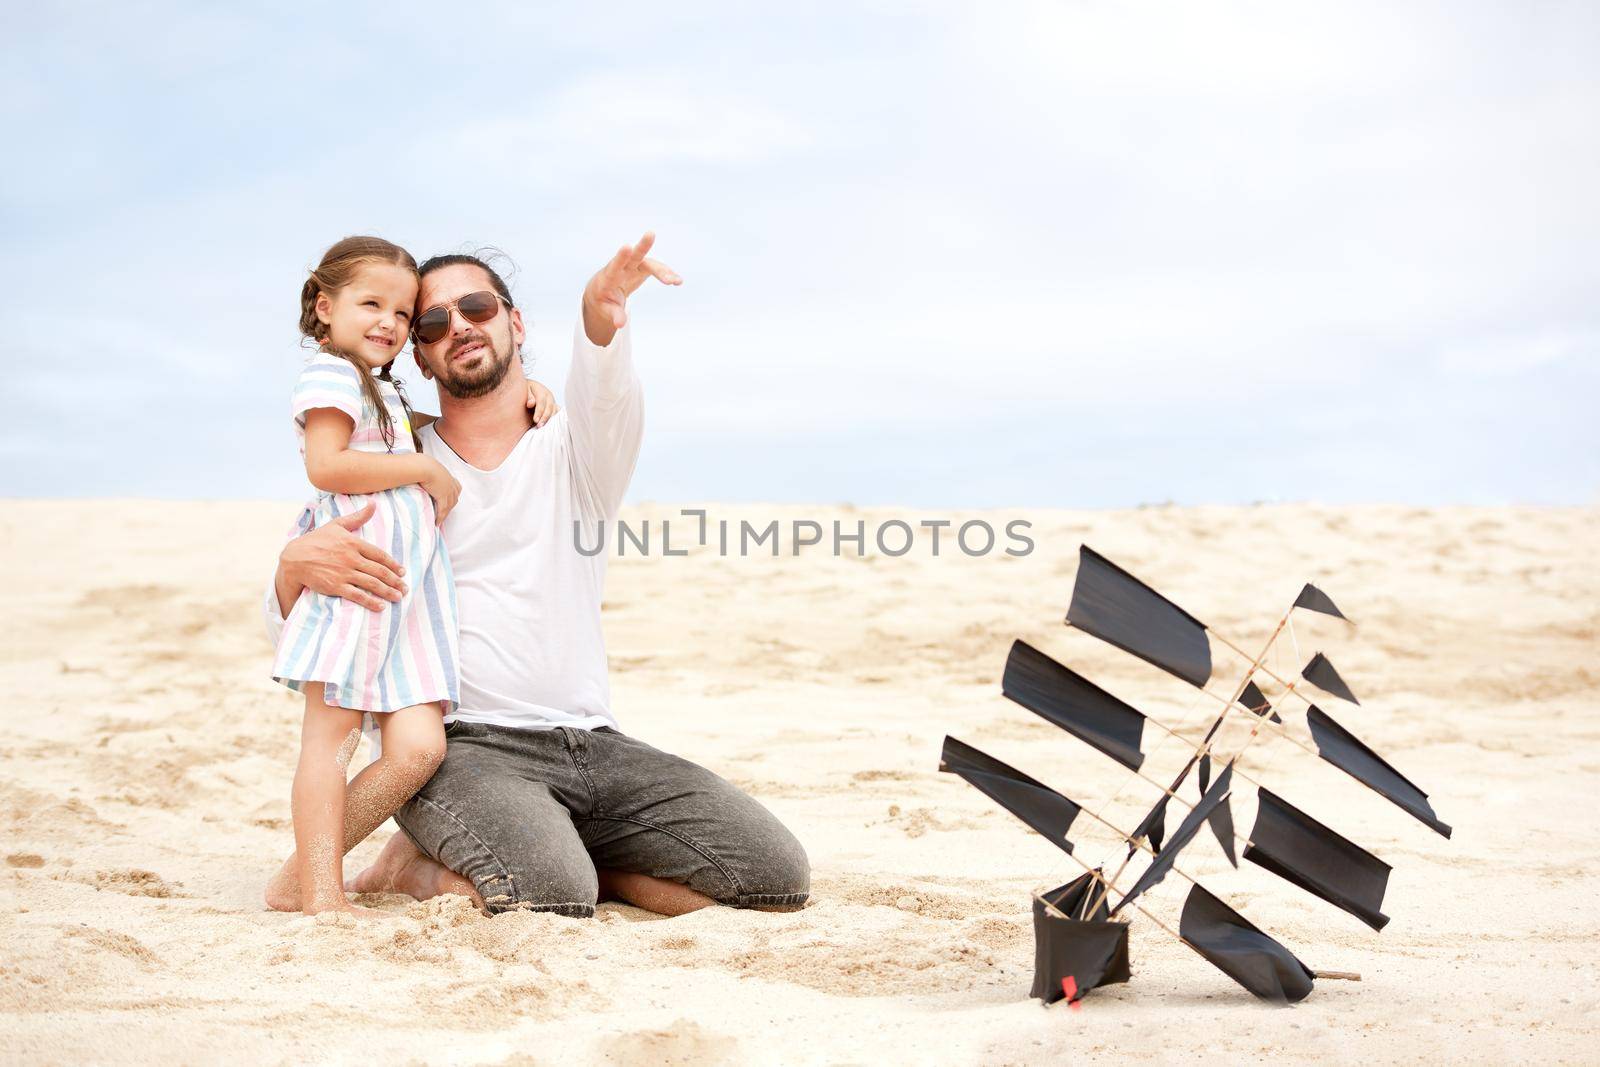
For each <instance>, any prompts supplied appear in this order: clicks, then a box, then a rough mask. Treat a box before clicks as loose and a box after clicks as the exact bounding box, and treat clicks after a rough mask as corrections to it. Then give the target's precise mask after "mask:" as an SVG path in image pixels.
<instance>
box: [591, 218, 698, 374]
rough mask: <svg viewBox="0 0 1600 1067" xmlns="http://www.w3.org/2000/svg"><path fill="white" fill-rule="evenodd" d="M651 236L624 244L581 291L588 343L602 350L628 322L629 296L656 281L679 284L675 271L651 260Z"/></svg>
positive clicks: (665, 283) (681, 281) (681, 282)
mask: <svg viewBox="0 0 1600 1067" xmlns="http://www.w3.org/2000/svg"><path fill="white" fill-rule="evenodd" d="M655 243H656V235H655V234H654V233H646V234H645V235H644V236H643V237H641V238H640V239H639V243H638V244H636V245H623V246H622V247H621V248H619V249H618V250H617V254H616V255H614V256H612V257H611V262H609V263H607V264H606V265H605V266H603V267H601V268H600V270H599V271H598V272H597V273H596V274H595V276H594V277H593V278H590V279H589V284H588V285H587V286H585V287H584V290H583V330H584V332H585V333H586V334H588V335H589V340H590V341H592V342H594V343H595V344H597V345H601V346H602V347H603V346H605V345H608V344H610V343H611V339H612V338H613V337H615V336H616V333H617V331H618V330H620V329H622V327H623V326H625V325H627V322H628V297H630V296H632V295H633V293H634V292H635V291H636V290H637V289H638V288H639V286H641V285H643V284H644V282H645V279H646V278H655V279H656V280H657V281H659V282H660V283H661V284H663V285H682V284H683V279H682V278H680V277H679V276H678V272H677V271H675V270H673V269H672V268H671V267H669V266H667V265H666V264H665V263H662V262H661V261H659V260H655V259H650V258H649V256H648V253H649V251H650V246H651V245H653V244H655Z"/></svg>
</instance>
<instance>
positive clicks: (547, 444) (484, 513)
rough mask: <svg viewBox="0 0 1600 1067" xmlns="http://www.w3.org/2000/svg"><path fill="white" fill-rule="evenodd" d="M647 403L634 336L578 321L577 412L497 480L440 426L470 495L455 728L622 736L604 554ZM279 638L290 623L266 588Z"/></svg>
mask: <svg viewBox="0 0 1600 1067" xmlns="http://www.w3.org/2000/svg"><path fill="white" fill-rule="evenodd" d="M643 435H644V396H643V392H642V390H641V389H640V386H639V378H638V376H637V375H636V374H635V373H634V369H633V353H632V347H631V343H630V340H629V328H628V327H623V328H622V329H621V330H618V331H617V334H616V336H615V337H614V338H613V339H612V341H611V344H609V345H607V346H606V347H605V348H601V347H599V346H597V345H595V344H592V343H591V342H590V341H589V338H588V337H587V336H586V335H585V334H584V332H583V323H582V322H581V321H580V322H579V323H578V327H577V331H576V334H575V336H574V338H573V345H572V370H571V372H570V373H569V374H568V376H567V389H566V397H565V404H564V406H563V408H562V410H561V411H560V412H559V413H558V414H557V415H556V417H555V418H553V419H551V420H550V421H549V422H547V423H545V425H544V426H542V427H538V428H535V429H530V430H529V431H528V432H527V433H525V434H523V435H522V439H521V440H520V441H518V442H517V444H516V447H514V448H513V449H512V450H511V453H510V455H508V456H506V458H505V460H504V461H502V462H501V464H500V465H499V466H498V467H496V468H495V469H494V470H491V471H485V470H479V469H478V468H477V467H474V466H472V465H471V464H469V463H467V461H466V460H464V459H462V458H461V457H460V456H458V455H456V454H455V452H454V451H452V450H451V448H450V446H449V445H447V444H445V442H444V441H443V439H441V438H440V437H439V435H438V434H437V433H435V432H434V429H433V427H432V426H428V427H427V428H425V429H423V430H422V431H421V433H420V435H419V436H420V437H421V439H422V450H423V451H424V452H425V453H427V454H428V455H430V456H432V457H433V458H434V459H436V460H438V461H439V462H440V463H442V464H444V466H445V468H446V469H447V470H449V471H450V473H451V474H453V475H455V477H456V480H458V481H459V482H460V483H461V499H460V501H459V502H458V503H457V504H456V506H455V509H454V510H453V511H451V512H450V515H449V517H448V518H446V519H445V523H444V541H445V544H446V545H447V546H449V549H450V563H451V567H452V569H453V571H454V572H455V585H456V604H457V615H458V617H459V618H460V620H461V641H460V647H461V653H460V655H461V667H460V672H461V705H460V707H458V708H457V709H456V710H455V712H454V714H452V715H450V716H448V717H447V718H446V721H447V722H451V721H455V720H461V721H463V722H480V723H491V724H493V725H497V726H513V727H519V728H522V729H530V730H539V729H551V728H553V727H556V726H574V727H578V728H580V729H594V728H595V727H598V726H616V725H617V721H616V718H615V716H613V715H612V713H611V687H610V684H609V682H608V680H607V678H606V646H605V636H604V634H603V632H602V630H601V627H600V600H601V596H602V594H603V592H604V586H605V573H606V554H605V552H604V551H601V552H597V553H595V554H594V555H584V554H582V553H580V552H579V551H578V549H577V547H576V546H575V544H574V540H573V523H574V521H579V522H581V523H582V540H583V545H584V547H585V548H586V549H587V550H590V551H593V549H594V546H595V539H596V536H597V531H598V527H599V523H600V521H601V520H602V519H604V520H606V524H607V527H608V532H607V537H606V540H607V543H608V544H609V543H610V542H611V540H612V539H613V538H614V534H613V533H612V532H610V529H609V528H610V527H611V526H612V525H613V523H614V520H615V519H616V515H617V510H618V508H620V507H621V505H622V494H623V492H624V491H626V489H627V488H628V481H629V479H631V478H632V477H633V468H634V465H635V463H636V462H637V461H638V458H639V444H640V442H641V440H642V439H643ZM265 613H266V619H267V632H268V634H269V635H270V636H271V637H272V638H273V640H274V642H276V640H277V632H278V630H279V629H280V628H281V627H282V626H283V616H282V614H281V613H280V612H279V610H278V597H277V594H276V592H275V591H274V589H273V583H272V582H271V581H268V583H267V595H266V602H265Z"/></svg>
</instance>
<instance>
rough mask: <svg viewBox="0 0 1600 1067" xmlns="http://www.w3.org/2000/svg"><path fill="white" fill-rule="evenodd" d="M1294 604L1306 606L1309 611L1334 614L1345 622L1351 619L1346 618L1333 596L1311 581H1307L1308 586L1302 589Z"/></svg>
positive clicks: (1301, 606)
mask: <svg viewBox="0 0 1600 1067" xmlns="http://www.w3.org/2000/svg"><path fill="white" fill-rule="evenodd" d="M1294 606H1295V607H1297V608H1305V609H1306V610H1307V611H1320V612H1322V614H1324V615H1332V616H1334V617H1335V618H1339V619H1344V621H1345V622H1349V621H1350V620H1349V619H1348V618H1345V614H1344V612H1342V611H1340V610H1339V608H1338V606H1337V605H1335V604H1334V602H1333V598H1332V597H1330V596H1328V594H1327V593H1324V592H1323V591H1322V590H1320V589H1318V588H1317V587H1316V586H1314V585H1312V584H1311V583H1310V582H1307V583H1306V587H1305V588H1304V589H1302V590H1300V595H1299V596H1298V597H1296V598H1295V602H1294Z"/></svg>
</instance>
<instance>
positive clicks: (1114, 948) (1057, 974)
mask: <svg viewBox="0 0 1600 1067" xmlns="http://www.w3.org/2000/svg"><path fill="white" fill-rule="evenodd" d="M1099 874H1100V872H1099V871H1093V872H1087V873H1085V874H1082V875H1080V876H1079V877H1077V878H1075V879H1073V880H1072V881H1070V882H1068V883H1067V884H1066V885H1062V886H1057V887H1056V888H1054V889H1052V890H1049V891H1048V892H1045V893H1040V894H1039V895H1038V896H1036V897H1034V899H1033V989H1032V991H1031V993H1030V995H1031V996H1033V997H1036V998H1038V999H1039V1000H1042V1001H1044V1002H1045V1003H1046V1004H1053V1003H1055V1002H1056V1001H1058V1000H1061V999H1063V998H1064V997H1067V995H1068V994H1067V993H1066V987H1065V986H1064V985H1063V981H1062V980H1063V979H1071V982H1070V983H1069V985H1070V988H1071V989H1072V990H1073V991H1074V992H1073V995H1072V996H1071V998H1070V999H1072V1000H1078V999H1080V998H1081V997H1082V996H1083V994H1085V993H1087V992H1088V991H1089V990H1091V989H1095V988H1097V987H1099V986H1103V985H1116V984H1118V983H1120V982H1126V981H1127V980H1128V978H1129V974H1130V972H1129V969H1128V924H1127V923H1124V922H1113V921H1112V920H1111V913H1110V909H1108V908H1107V907H1106V901H1105V894H1104V893H1101V892H1098V887H1099V886H1100V881H1099ZM1091 897H1093V898H1095V899H1096V905H1095V909H1094V912H1093V913H1092V914H1091V913H1089V911H1088V907H1089V901H1090V898H1091Z"/></svg>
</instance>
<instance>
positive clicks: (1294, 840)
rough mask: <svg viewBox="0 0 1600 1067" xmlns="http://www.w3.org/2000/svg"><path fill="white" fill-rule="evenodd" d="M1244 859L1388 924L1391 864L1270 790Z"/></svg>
mask: <svg viewBox="0 0 1600 1067" xmlns="http://www.w3.org/2000/svg"><path fill="white" fill-rule="evenodd" d="M1258 796H1259V797H1260V800H1261V806H1260V808H1259V809H1257V811H1256V824H1255V827H1254V828H1253V829H1252V830H1251V831H1250V844H1249V845H1247V846H1245V850H1244V858H1245V859H1247V860H1249V861H1250V862H1251V863H1254V864H1257V865H1259V866H1261V867H1265V868H1266V869H1267V870H1269V871H1271V872H1272V873H1273V874H1275V875H1277V876H1278V877H1280V878H1283V879H1285V880H1287V881H1290V882H1293V883H1294V884H1295V885H1297V886H1299V887H1300V888H1301V889H1304V890H1306V891H1307V892H1310V893H1315V894H1316V895H1317V896H1319V897H1321V898H1322V899H1323V900H1326V901H1327V902H1328V903H1330V904H1333V905H1335V906H1336V907H1340V908H1343V909H1344V910H1345V911H1348V912H1349V913H1350V914H1351V915H1354V916H1355V917H1356V918H1358V919H1360V920H1361V921H1362V922H1364V923H1366V924H1367V925H1368V926H1370V927H1372V928H1373V929H1374V930H1382V929H1383V928H1384V927H1385V926H1387V925H1389V917H1388V916H1387V915H1385V914H1383V912H1382V911H1381V910H1380V909H1381V908H1382V907H1383V894H1384V891H1385V890H1386V889H1387V888H1388V886H1389V871H1390V867H1389V865H1388V864H1387V863H1385V862H1383V861H1382V860H1380V859H1379V858H1378V857H1376V856H1374V855H1373V854H1372V853H1370V852H1368V851H1367V850H1366V849H1364V848H1362V847H1361V846H1360V845H1357V844H1355V843H1353V842H1351V841H1348V840H1346V839H1345V838H1343V837H1341V836H1339V835H1338V834H1336V833H1334V832H1333V831H1332V830H1330V829H1328V828H1327V827H1326V826H1324V825H1322V824H1321V823H1319V822H1318V821H1317V820H1315V819H1313V818H1312V817H1311V816H1309V815H1307V814H1306V813H1305V812H1303V811H1301V810H1300V809H1299V808H1297V807H1295V806H1294V805H1293V804H1290V803H1289V802H1288V801H1287V800H1284V799H1283V798H1282V797H1280V796H1278V795H1277V794H1276V793H1274V792H1272V791H1271V790H1269V789H1262V790H1260V791H1259V792H1258Z"/></svg>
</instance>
